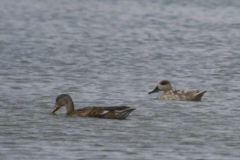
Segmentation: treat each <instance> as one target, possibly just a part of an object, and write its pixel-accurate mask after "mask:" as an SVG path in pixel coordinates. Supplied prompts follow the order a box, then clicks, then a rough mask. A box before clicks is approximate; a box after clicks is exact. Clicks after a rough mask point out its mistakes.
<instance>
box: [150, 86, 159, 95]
mask: <svg viewBox="0 0 240 160" xmlns="http://www.w3.org/2000/svg"><path fill="white" fill-rule="evenodd" d="M159 91H160V89H159V88H158V86H157V87H156V88H155V89H154V90H153V91H152V92H148V94H152V93H155V92H159Z"/></svg>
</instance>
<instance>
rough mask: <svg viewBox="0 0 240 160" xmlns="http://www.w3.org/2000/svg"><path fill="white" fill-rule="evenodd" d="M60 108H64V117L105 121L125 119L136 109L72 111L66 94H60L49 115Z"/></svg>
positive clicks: (103, 108) (97, 108)
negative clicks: (103, 119) (71, 116)
mask: <svg viewBox="0 0 240 160" xmlns="http://www.w3.org/2000/svg"><path fill="white" fill-rule="evenodd" d="M62 106H65V107H66V110H67V112H66V115H74V114H75V115H79V116H81V117H97V118H107V119H126V118H127V117H128V115H129V114H130V113H131V112H132V111H133V110H135V109H136V108H130V107H127V106H112V107H95V106H91V107H85V108H81V109H77V110H75V109H74V103H73V101H72V98H71V97H70V96H69V95H68V94H61V95H59V96H58V97H57V98H56V104H55V107H54V110H53V111H52V112H51V113H49V114H50V115H51V114H53V113H55V112H56V111H57V110H58V109H59V108H61V107H62Z"/></svg>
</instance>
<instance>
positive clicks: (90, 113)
mask: <svg viewBox="0 0 240 160" xmlns="http://www.w3.org/2000/svg"><path fill="white" fill-rule="evenodd" d="M135 109H136V108H130V107H127V106H111V107H95V106H91V107H85V108H81V109H78V110H75V111H74V112H73V113H72V114H78V115H80V116H83V117H98V118H107V119H126V118H127V117H128V115H129V114H130V113H131V112H132V111H133V110H135Z"/></svg>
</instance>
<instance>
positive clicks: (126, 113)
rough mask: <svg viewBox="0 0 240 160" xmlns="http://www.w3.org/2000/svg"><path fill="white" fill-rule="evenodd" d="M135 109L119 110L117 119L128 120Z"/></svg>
mask: <svg viewBox="0 0 240 160" xmlns="http://www.w3.org/2000/svg"><path fill="white" fill-rule="evenodd" d="M135 109H136V108H127V109H124V110H117V111H116V115H115V116H116V117H117V119H126V118H127V117H128V116H129V114H130V113H131V112H132V111H134V110H135Z"/></svg>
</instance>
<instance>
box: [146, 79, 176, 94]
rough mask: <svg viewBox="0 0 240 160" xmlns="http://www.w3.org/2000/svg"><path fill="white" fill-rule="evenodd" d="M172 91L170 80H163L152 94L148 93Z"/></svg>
mask: <svg viewBox="0 0 240 160" xmlns="http://www.w3.org/2000/svg"><path fill="white" fill-rule="evenodd" d="M170 90H172V85H171V83H170V82H169V81H168V80H161V81H159V82H158V83H157V86H156V88H155V89H154V90H153V91H152V92H148V94H152V93H155V92H159V91H164V92H166V91H170Z"/></svg>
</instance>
